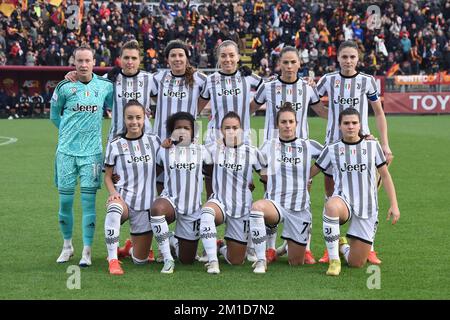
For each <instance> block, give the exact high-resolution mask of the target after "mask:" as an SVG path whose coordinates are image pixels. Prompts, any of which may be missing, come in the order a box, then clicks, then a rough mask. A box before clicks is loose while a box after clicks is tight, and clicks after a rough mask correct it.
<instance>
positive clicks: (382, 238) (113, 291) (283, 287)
mask: <svg viewBox="0 0 450 320" xmlns="http://www.w3.org/2000/svg"><path fill="white" fill-rule="evenodd" d="M449 124H450V117H449V116H415V117H411V116H401V117H400V116H398V117H388V126H389V137H390V145H391V149H392V150H393V153H394V155H395V159H394V162H393V164H392V166H391V167H390V172H391V174H392V176H393V179H394V183H395V185H396V189H397V196H398V200H399V206H400V211H401V214H402V215H401V218H400V221H399V223H398V224H397V225H395V226H392V225H390V224H389V223H388V222H386V221H385V219H386V213H387V209H388V202H387V198H386V196H385V193H384V191H383V190H381V191H380V212H379V219H380V224H379V227H378V233H377V237H376V241H375V247H376V250H377V251H378V254H379V257H380V258H381V259H382V260H383V263H382V265H381V266H380V269H379V275H380V289H369V288H368V286H367V283H368V282H369V283H371V278H370V277H371V276H373V273H368V268H367V267H368V265H367V266H366V267H364V268H362V269H350V268H348V267H347V266H343V271H342V273H341V275H340V276H339V277H327V276H326V275H325V271H326V266H325V265H320V264H317V265H312V266H306V265H305V266H302V267H290V266H289V265H288V263H287V258H286V257H282V258H281V259H280V260H279V261H277V262H275V263H274V264H271V265H270V266H269V270H268V273H266V274H265V275H255V274H253V273H252V269H251V266H250V263H249V262H246V263H245V264H244V265H242V266H228V265H226V264H225V262H224V261H223V260H222V261H221V271H222V272H221V274H220V275H217V276H212V275H208V274H207V273H206V272H205V269H204V267H203V265H202V264H200V263H195V264H194V265H190V266H184V265H181V264H177V265H176V271H175V273H174V274H173V275H162V274H160V272H159V271H160V269H161V266H162V265H161V264H156V263H153V264H149V265H145V266H135V265H133V264H132V262H131V261H130V260H129V259H128V260H125V261H124V264H123V268H124V270H125V275H124V276H122V277H113V276H110V275H109V274H108V272H107V262H106V259H105V257H106V248H105V243H104V238H103V223H104V217H105V209H104V208H105V206H104V204H105V200H106V197H107V196H106V190H105V188H104V187H103V188H102V189H101V190H100V192H99V193H98V197H97V229H96V234H95V242H94V248H93V265H92V266H91V267H89V268H86V269H82V270H81V278H80V279H81V282H80V284H81V289H79V290H70V289H68V288H67V281H68V279H69V277H70V276H71V274H70V273H67V269H68V267H69V266H70V265H77V263H78V261H79V259H80V255H81V249H82V241H81V226H80V224H81V223H80V219H81V211H80V210H81V209H80V202H79V194H78V192H79V191H78V190H77V196H76V199H75V208H74V212H75V221H74V228H75V229H74V241H73V242H74V247H75V257H74V258H73V259H72V260H71V261H70V262H69V263H66V264H57V263H56V262H55V260H56V258H57V256H58V254H59V252H60V249H61V245H62V237H61V235H60V232H59V227H58V219H57V210H58V193H57V190H56V188H55V186H54V184H53V169H54V165H53V163H54V152H55V146H56V139H57V131H56V129H55V127H54V126H53V124H52V123H51V122H50V121H49V120H13V121H8V120H0V190H1V192H0V240H1V242H0V243H1V254H0V257H1V258H0V270H1V280H0V299H194V300H202V299H224V300H225V299H226V300H228V299H268V300H270V299H448V298H449V297H450V288H449V286H448V278H449V276H450V269H449V261H450V254H449V252H450V251H449V248H448V244H449V243H450V232H449V225H450V224H449V217H450V209H449V208H450V206H449V201H448V199H449V192H450V170H449V167H450V166H449V163H450V130H449V128H450V125H449ZM252 125H253V127H254V128H261V127H262V125H263V119H262V118H258V117H255V118H253V120H252ZM309 125H310V132H311V134H310V136H311V138H313V139H316V140H318V141H320V142H322V141H323V136H324V132H325V121H324V120H322V119H318V118H311V119H310V120H309ZM370 126H371V128H373V129H372V130H374V129H375V128H376V127H375V122H374V119H373V118H371V119H370ZM108 127H109V121H105V124H104V132H105V134H106V131H107V129H108ZM374 133H375V134H376V130H374ZM6 137H14V138H17V139H18V140H17V142H15V143H10V144H6V142H7V141H8V138H6ZM261 197H262V187H261V185H260V184H259V183H257V189H256V190H255V191H254V199H260V198H261ZM311 200H312V209H313V226H314V227H313V231H312V233H313V238H312V239H313V240H312V251H313V253H314V254H315V256H316V258H319V257H320V256H321V254H322V252H323V248H324V242H323V237H322V231H321V229H322V222H321V213H322V206H323V177H321V176H318V177H317V178H315V180H314V183H313V187H312V192H311ZM345 229H346V228H344V230H345ZM219 232H221V233H223V227H219ZM127 236H128V224H125V225H124V228H122V233H121V243H123V242H124V240H125V239H126V238H127ZM278 243H281V241H280V240H278ZM154 247H155V244H154Z"/></svg>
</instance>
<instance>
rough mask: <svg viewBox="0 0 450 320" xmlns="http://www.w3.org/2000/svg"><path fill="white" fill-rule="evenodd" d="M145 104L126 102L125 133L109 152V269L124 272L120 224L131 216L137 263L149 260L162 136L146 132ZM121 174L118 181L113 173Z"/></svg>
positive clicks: (106, 230) (107, 173)
mask: <svg viewBox="0 0 450 320" xmlns="http://www.w3.org/2000/svg"><path fill="white" fill-rule="evenodd" d="M144 119H145V110H144V107H143V106H142V105H141V104H140V103H139V102H138V101H137V100H130V101H129V102H128V103H127V104H126V105H125V106H124V122H125V130H126V131H125V133H124V134H122V135H120V136H118V137H117V138H115V139H113V140H112V141H111V142H110V143H109V144H108V147H107V150H106V155H105V185H106V187H107V189H108V192H109V197H108V200H107V204H106V210H107V213H106V217H105V241H106V248H107V250H108V262H109V272H110V273H111V274H115V275H121V274H123V270H122V267H121V266H120V262H119V260H118V259H117V247H118V244H119V238H120V225H121V223H123V222H125V221H126V220H127V219H130V234H131V241H132V248H131V249H130V254H131V257H132V259H133V262H134V263H135V264H145V263H147V262H148V255H149V252H150V248H151V241H152V228H151V224H150V219H149V210H150V206H151V204H152V202H153V199H154V198H155V195H156V175H157V173H156V161H155V160H156V155H157V152H158V149H159V145H160V142H159V138H158V137H157V136H155V135H151V134H146V133H144ZM113 174H116V175H118V176H120V177H121V178H120V180H119V181H118V182H117V183H116V184H115V185H114V183H113V179H112V176H113Z"/></svg>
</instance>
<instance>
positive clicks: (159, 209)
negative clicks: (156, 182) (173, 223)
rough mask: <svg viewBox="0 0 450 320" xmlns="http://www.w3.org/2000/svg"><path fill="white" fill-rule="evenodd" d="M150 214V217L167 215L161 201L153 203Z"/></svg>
mask: <svg viewBox="0 0 450 320" xmlns="http://www.w3.org/2000/svg"><path fill="white" fill-rule="evenodd" d="M150 212H151V215H152V216H162V215H165V214H166V213H167V206H166V204H165V203H164V201H163V200H161V199H157V200H155V202H153V204H152V207H151V209H150Z"/></svg>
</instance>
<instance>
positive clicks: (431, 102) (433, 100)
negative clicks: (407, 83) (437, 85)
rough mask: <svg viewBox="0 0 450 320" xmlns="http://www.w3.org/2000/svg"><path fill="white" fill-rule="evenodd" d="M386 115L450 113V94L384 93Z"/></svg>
mask: <svg viewBox="0 0 450 320" xmlns="http://www.w3.org/2000/svg"><path fill="white" fill-rule="evenodd" d="M384 112H385V113H411V114H437V113H450V92H410V93H392V92H385V93H384Z"/></svg>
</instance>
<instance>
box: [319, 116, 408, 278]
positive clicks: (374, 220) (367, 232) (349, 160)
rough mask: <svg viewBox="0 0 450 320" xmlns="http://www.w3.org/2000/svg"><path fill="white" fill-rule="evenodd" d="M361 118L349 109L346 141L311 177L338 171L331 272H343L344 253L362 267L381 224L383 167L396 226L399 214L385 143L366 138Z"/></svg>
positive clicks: (331, 204)
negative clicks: (379, 188) (344, 226)
mask: <svg viewBox="0 0 450 320" xmlns="http://www.w3.org/2000/svg"><path fill="white" fill-rule="evenodd" d="M360 119H361V116H360V114H359V112H358V111H357V110H356V109H353V108H348V109H345V110H344V111H342V112H341V113H340V114H339V129H340V131H341V133H342V137H343V138H342V140H339V141H337V142H334V143H331V144H329V145H328V146H326V147H325V148H324V150H323V151H322V153H321V154H320V156H319V158H318V159H317V161H316V163H315V165H316V166H314V167H312V168H311V177H314V176H315V175H317V174H318V173H319V172H320V170H323V171H325V170H326V169H327V168H328V167H331V168H332V170H333V180H334V181H335V184H334V192H333V195H332V196H331V197H330V198H329V199H328V201H327V202H326V204H325V210H324V215H323V234H324V237H325V243H326V246H327V249H328V254H329V258H330V262H329V267H328V271H327V275H331V276H337V275H339V274H340V272H341V261H340V258H339V251H340V252H341V254H342V255H343V257H344V259H345V260H346V261H347V263H348V265H349V266H351V267H357V268H361V267H362V266H364V264H365V263H366V261H367V257H368V255H369V252H370V249H371V245H372V242H373V239H374V236H375V233H376V228H377V225H378V199H377V176H376V170H378V172H379V174H380V176H381V179H382V181H383V185H384V188H385V190H386V193H387V196H388V198H389V202H390V208H389V211H388V219H389V218H391V217H392V224H395V223H396V222H397V221H398V219H399V218H400V211H399V209H398V204H397V197H396V194H395V187H394V183H393V181H392V178H391V175H390V174H389V171H388V169H387V166H386V158H385V156H384V154H383V150H382V148H381V146H380V144H379V143H378V142H377V141H375V140H366V139H364V138H363V137H362V136H361V134H360V130H361V120H360ZM347 221H350V226H349V228H348V231H347V238H350V242H349V243H347V239H346V238H345V237H340V228H339V225H340V224H344V223H346V222H347Z"/></svg>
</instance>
